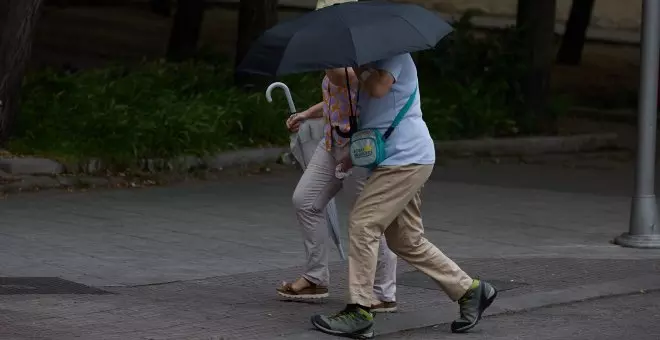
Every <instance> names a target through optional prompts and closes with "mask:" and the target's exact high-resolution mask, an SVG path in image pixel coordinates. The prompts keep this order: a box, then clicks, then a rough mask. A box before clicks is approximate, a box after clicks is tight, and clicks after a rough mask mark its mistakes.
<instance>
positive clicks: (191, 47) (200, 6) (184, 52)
mask: <svg viewBox="0 0 660 340" xmlns="http://www.w3.org/2000/svg"><path fill="white" fill-rule="evenodd" d="M205 5H206V4H205V1H204V0H179V1H178V2H177V9H176V14H174V22H173V23H172V30H171V31H170V41H169V44H168V46H167V59H168V60H170V61H182V60H185V59H188V58H191V57H193V56H194V55H195V53H196V52H197V43H198V41H199V33H200V31H201V29H202V21H203V20H204V8H205Z"/></svg>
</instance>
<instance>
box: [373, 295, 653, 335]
mask: <svg viewBox="0 0 660 340" xmlns="http://www.w3.org/2000/svg"><path fill="white" fill-rule="evenodd" d="M379 339H392V340H393V339H407V340H413V339H419V340H422V339H424V340H426V339H460V340H482V339H483V340H486V339H487V340H523V339H524V340H527V339H530V340H532V339H533V340H578V339H579V340H622V339H631V340H632V339H635V340H658V339H660V292H654V293H646V294H639V295H633V296H619V297H610V298H604V299H598V300H593V301H585V302H580V303H574V304H570V305H562V306H554V307H547V308H542V309H537V310H533V311H529V312H525V313H520V314H510V315H501V316H494V317H490V318H486V319H484V320H483V321H482V323H481V324H480V325H479V326H478V329H475V331H474V332H473V333H470V334H460V335H457V334H456V335H455V334H451V333H449V325H438V326H435V327H430V328H423V329H417V330H412V331H406V332H402V333H398V334H390V335H385V336H382V337H379Z"/></svg>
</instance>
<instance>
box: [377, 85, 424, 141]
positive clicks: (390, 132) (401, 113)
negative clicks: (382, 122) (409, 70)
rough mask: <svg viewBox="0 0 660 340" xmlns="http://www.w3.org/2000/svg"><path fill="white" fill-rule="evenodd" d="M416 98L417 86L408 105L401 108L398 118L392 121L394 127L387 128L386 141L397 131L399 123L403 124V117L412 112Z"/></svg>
mask: <svg viewBox="0 0 660 340" xmlns="http://www.w3.org/2000/svg"><path fill="white" fill-rule="evenodd" d="M415 97H417V87H416V86H415V91H413V93H412V94H411V95H410V98H408V101H407V102H406V105H404V106H403V107H402V108H401V111H399V113H397V115H396V117H394V120H393V121H392V125H390V127H389V128H387V131H385V134H384V135H383V138H384V139H388V138H389V137H390V135H391V134H392V132H393V131H394V129H396V127H397V126H398V125H399V123H401V121H402V120H403V116H405V115H406V113H408V110H410V107H411V106H412V104H413V103H414V102H415Z"/></svg>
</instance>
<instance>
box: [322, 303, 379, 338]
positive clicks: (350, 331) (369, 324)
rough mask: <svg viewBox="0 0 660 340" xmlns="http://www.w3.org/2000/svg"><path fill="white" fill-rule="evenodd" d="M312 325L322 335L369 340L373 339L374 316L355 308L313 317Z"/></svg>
mask: <svg viewBox="0 0 660 340" xmlns="http://www.w3.org/2000/svg"><path fill="white" fill-rule="evenodd" d="M312 325H314V327H316V328H317V329H318V330H320V331H321V332H323V333H327V334H332V335H338V336H344V337H348V338H353V339H371V338H373V337H374V316H373V314H371V313H370V312H367V311H366V310H364V309H362V308H360V307H357V306H351V305H349V306H346V309H344V310H343V311H341V312H339V313H337V314H335V315H333V316H324V315H314V316H312Z"/></svg>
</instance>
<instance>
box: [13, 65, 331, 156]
mask: <svg viewBox="0 0 660 340" xmlns="http://www.w3.org/2000/svg"><path fill="white" fill-rule="evenodd" d="M230 71H231V69H230V68H227V67H225V65H211V64H206V63H201V62H190V63H183V64H170V63H165V62H148V63H143V64H140V65H138V66H135V67H132V68H130V69H129V68H126V67H121V66H117V67H110V68H106V69H99V70H90V71H83V72H78V73H73V74H64V73H57V72H50V71H49V72H43V73H39V74H37V75H33V76H31V77H28V79H27V80H26V83H25V86H24V91H23V106H22V112H21V114H20V116H19V119H18V123H17V129H16V134H15V138H13V140H12V141H11V142H10V150H12V151H14V152H18V153H30V154H35V153H36V154H43V155H48V156H51V157H57V158H62V159H66V160H82V159H86V158H92V157H99V158H101V159H104V160H106V161H108V162H111V163H130V162H132V161H134V160H136V159H144V158H171V157H176V156H179V155H183V154H192V155H205V154H209V153H214V152H217V151H221V150H228V149H236V148H241V147H252V146H267V145H273V144H285V143H286V142H287V132H286V130H285V129H284V118H285V117H286V115H287V108H286V105H285V104H286V101H285V100H283V98H284V96H283V95H282V94H281V93H277V94H275V95H274V96H277V97H278V98H276V99H275V100H274V103H272V104H270V103H268V102H267V101H266V99H265V96H264V94H263V92H259V93H253V94H247V93H245V92H244V91H242V90H239V89H237V88H235V87H232V86H230V84H231V83H232V75H231V72H230ZM319 80H320V75H306V76H303V77H297V78H296V79H295V80H294V83H290V84H291V86H292V87H293V90H294V91H295V93H294V95H295V99H296V102H297V104H298V105H300V107H303V106H304V105H310V104H311V103H313V100H317V99H318V98H320V92H319V90H316V91H309V90H307V89H316V88H318V83H319ZM288 81H289V82H291V80H288ZM303 88H305V89H306V90H305V91H296V90H297V89H303ZM280 96H281V97H280Z"/></svg>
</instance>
